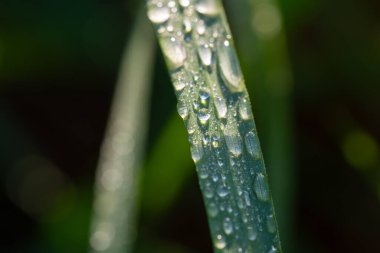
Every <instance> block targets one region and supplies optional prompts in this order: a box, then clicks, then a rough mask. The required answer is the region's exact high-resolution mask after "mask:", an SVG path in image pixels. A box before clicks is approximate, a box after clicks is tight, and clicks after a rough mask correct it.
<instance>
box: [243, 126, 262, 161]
mask: <svg viewBox="0 0 380 253" xmlns="http://www.w3.org/2000/svg"><path fill="white" fill-rule="evenodd" d="M245 145H246V147H247V150H248V153H249V154H251V156H252V157H253V158H254V159H259V158H260V156H261V155H260V144H259V139H258V138H257V135H256V134H255V133H254V132H253V131H249V132H248V133H247V134H246V135H245Z"/></svg>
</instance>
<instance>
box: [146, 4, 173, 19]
mask: <svg viewBox="0 0 380 253" xmlns="http://www.w3.org/2000/svg"><path fill="white" fill-rule="evenodd" d="M169 17H170V10H169V8H168V7H167V6H165V5H152V6H150V8H149V10H148V18H149V19H150V20H151V21H152V22H153V23H155V24H160V23H163V22H165V21H167V20H168V19H169Z"/></svg>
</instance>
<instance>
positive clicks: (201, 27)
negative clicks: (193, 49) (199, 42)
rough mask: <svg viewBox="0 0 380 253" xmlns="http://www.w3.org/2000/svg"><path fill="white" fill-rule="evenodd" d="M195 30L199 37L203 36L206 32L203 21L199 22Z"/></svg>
mask: <svg viewBox="0 0 380 253" xmlns="http://www.w3.org/2000/svg"><path fill="white" fill-rule="evenodd" d="M195 29H196V31H197V33H198V34H199V35H203V34H205V32H206V25H205V22H204V21H203V20H199V21H198V23H197V26H196V28H195Z"/></svg>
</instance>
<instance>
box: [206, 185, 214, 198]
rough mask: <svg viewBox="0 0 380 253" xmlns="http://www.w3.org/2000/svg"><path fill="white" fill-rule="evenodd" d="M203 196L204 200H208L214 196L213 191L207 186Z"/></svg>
mask: <svg viewBox="0 0 380 253" xmlns="http://www.w3.org/2000/svg"><path fill="white" fill-rule="evenodd" d="M204 195H205V197H206V198H208V199H210V198H212V197H213V196H214V191H213V189H212V188H211V187H210V186H209V185H208V186H206V187H205V189H204Z"/></svg>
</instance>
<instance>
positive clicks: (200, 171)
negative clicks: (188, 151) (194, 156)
mask: <svg viewBox="0 0 380 253" xmlns="http://www.w3.org/2000/svg"><path fill="white" fill-rule="evenodd" d="M198 174H199V177H200V178H201V179H206V178H207V177H208V172H207V168H205V167H203V166H201V167H199V169H198Z"/></svg>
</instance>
